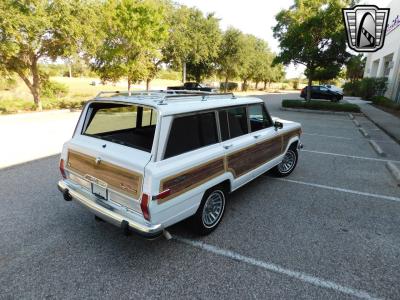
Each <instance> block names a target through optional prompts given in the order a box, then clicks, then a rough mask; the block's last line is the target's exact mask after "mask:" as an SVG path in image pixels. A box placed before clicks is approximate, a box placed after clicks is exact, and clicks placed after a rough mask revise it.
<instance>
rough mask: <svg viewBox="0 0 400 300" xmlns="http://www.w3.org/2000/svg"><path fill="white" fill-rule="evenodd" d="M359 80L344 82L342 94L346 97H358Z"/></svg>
mask: <svg viewBox="0 0 400 300" xmlns="http://www.w3.org/2000/svg"><path fill="white" fill-rule="evenodd" d="M360 85H361V80H358V81H353V82H346V83H345V84H344V85H343V92H344V94H345V95H346V96H358V95H360Z"/></svg>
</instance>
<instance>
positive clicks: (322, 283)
mask: <svg viewBox="0 0 400 300" xmlns="http://www.w3.org/2000/svg"><path fill="white" fill-rule="evenodd" d="M174 239H175V240H177V241H179V242H181V243H184V244H186V245H189V246H193V247H196V248H198V249H201V250H205V251H208V252H210V253H213V254H216V255H221V256H224V257H227V258H230V259H233V260H236V261H239V262H243V263H247V264H249V265H253V266H256V267H259V268H263V269H265V270H268V271H271V272H274V273H279V274H283V275H286V276H289V277H292V278H295V279H298V280H300V281H303V282H306V283H309V284H312V285H315V286H318V287H322V288H326V289H330V290H334V291H336V292H340V293H343V294H347V295H350V296H354V297H358V298H361V299H379V298H376V297H374V296H371V295H370V294H368V293H367V292H365V291H362V290H356V289H353V288H350V287H346V286H343V285H340V284H337V283H335V282H333V281H330V280H325V279H321V278H318V277H315V276H312V275H309V274H307V273H303V272H299V271H293V270H290V269H287V268H285V267H281V266H279V265H276V264H274V263H270V262H266V261H262V260H258V259H255V258H252V257H248V256H244V255H241V254H239V253H236V252H233V251H230V250H225V249H222V248H219V247H216V246H213V245H210V244H206V243H204V242H201V241H195V240H190V239H187V238H183V237H179V236H174Z"/></svg>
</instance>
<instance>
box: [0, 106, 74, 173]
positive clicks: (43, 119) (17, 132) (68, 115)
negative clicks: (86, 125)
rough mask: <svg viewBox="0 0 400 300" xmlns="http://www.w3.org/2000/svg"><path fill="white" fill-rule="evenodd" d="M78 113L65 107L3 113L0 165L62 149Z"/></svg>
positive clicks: (5, 165) (0, 120) (0, 133)
mask: <svg viewBox="0 0 400 300" xmlns="http://www.w3.org/2000/svg"><path fill="white" fill-rule="evenodd" d="M79 115H80V112H69V110H62V111H48V112H40V113H38V112H35V113H26V114H16V115H7V116H0V137H1V147H0V169H1V168H4V167H8V166H12V165H15V164H19V163H23V162H27V161H30V160H33V159H38V158H42V157H46V156H50V155H53V154H57V153H60V152H61V150H62V145H63V143H64V142H65V141H67V140H68V139H70V138H71V136H72V133H73V131H74V129H75V125H76V122H77V120H78V117H79Z"/></svg>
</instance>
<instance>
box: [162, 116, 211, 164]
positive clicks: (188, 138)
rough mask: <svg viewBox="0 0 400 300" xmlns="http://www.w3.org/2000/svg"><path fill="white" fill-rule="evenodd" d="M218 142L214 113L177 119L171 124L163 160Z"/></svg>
mask: <svg viewBox="0 0 400 300" xmlns="http://www.w3.org/2000/svg"><path fill="white" fill-rule="evenodd" d="M217 142H218V134H217V125H216V121H215V113H214V112H209V113H201V114H196V115H190V116H184V117H177V118H175V119H174V121H173V123H172V127H171V130H170V135H169V138H168V143H167V148H166V150H165V155H164V158H168V157H172V156H176V155H179V154H182V153H185V152H188V151H192V150H195V149H198V148H201V147H204V146H208V145H211V144H215V143H217Z"/></svg>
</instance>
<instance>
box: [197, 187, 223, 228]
mask: <svg viewBox="0 0 400 300" xmlns="http://www.w3.org/2000/svg"><path fill="white" fill-rule="evenodd" d="M225 202H226V192H225V190H224V189H223V188H222V187H221V186H217V187H214V188H211V189H209V190H208V191H207V192H206V193H205V194H204V196H203V199H202V200H201V203H200V206H199V208H198V210H197V212H196V214H195V215H194V216H193V217H192V219H191V221H192V222H191V223H192V227H193V229H194V231H195V232H196V233H198V234H200V235H207V234H209V233H211V232H212V231H213V230H214V229H215V228H217V226H218V225H219V223H220V222H221V219H222V216H223V214H224V212H225Z"/></svg>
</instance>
